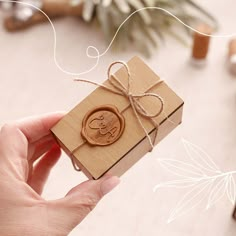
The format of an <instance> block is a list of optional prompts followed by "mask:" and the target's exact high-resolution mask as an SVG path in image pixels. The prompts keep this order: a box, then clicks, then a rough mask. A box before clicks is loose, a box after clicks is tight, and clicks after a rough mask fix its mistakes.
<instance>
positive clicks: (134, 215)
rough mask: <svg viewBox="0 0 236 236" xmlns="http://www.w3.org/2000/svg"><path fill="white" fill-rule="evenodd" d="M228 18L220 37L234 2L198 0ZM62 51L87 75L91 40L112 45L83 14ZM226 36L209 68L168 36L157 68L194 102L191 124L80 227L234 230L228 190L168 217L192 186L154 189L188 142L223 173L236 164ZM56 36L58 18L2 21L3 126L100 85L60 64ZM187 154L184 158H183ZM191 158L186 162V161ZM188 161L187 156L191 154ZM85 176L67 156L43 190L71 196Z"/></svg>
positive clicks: (173, 233)
mask: <svg viewBox="0 0 236 236" xmlns="http://www.w3.org/2000/svg"><path fill="white" fill-rule="evenodd" d="M199 2H201V3H202V4H205V6H206V8H207V9H209V10H211V12H212V13H214V14H215V15H216V16H217V17H218V19H219V22H220V26H221V28H220V31H219V33H220V34H227V33H232V32H236V25H235V22H236V18H235V17H236V16H235V9H236V2H235V1H234V0H226V1H214V0H208V1H204V0H201V1H199ZM55 27H56V30H57V34H58V35H57V36H58V48H57V57H58V62H59V64H60V65H61V66H62V67H63V68H64V69H66V70H71V71H73V72H81V71H82V70H86V69H88V68H90V66H91V65H93V61H92V60H89V59H88V58H86V55H85V49H86V47H87V46H88V45H96V46H97V47H98V48H99V49H100V50H103V49H104V44H103V40H102V36H101V35H100V34H98V33H96V32H95V31H92V30H91V29H90V28H88V27H86V26H85V25H84V24H82V23H80V22H79V21H77V20H75V19H63V20H58V21H55ZM227 43H228V39H227V38H222V39H213V40H212V44H211V50H210V54H209V60H208V65H207V67H205V68H204V69H196V68H193V67H192V66H190V65H189V55H190V49H189V48H187V47H183V46H182V45H180V44H178V43H176V42H175V41H174V40H172V39H169V40H167V41H166V43H165V45H162V46H161V47H160V48H159V50H158V51H155V52H154V56H153V57H152V58H151V59H149V60H147V62H148V63H149V64H150V66H151V67H153V68H154V70H155V71H156V72H157V73H158V74H159V75H160V76H161V77H162V78H164V79H165V80H166V81H167V83H169V84H170V85H171V86H172V87H173V88H174V89H175V91H176V92H177V93H178V94H179V95H181V96H182V98H183V99H184V100H185V111H184V119H183V124H182V125H181V126H180V127H178V128H177V129H176V130H175V131H174V132H173V133H172V134H170V135H169V136H168V137H167V138H166V139H165V140H164V141H163V142H161V143H160V145H158V147H157V148H156V149H155V150H154V151H153V152H152V153H151V154H148V155H147V156H145V158H143V159H142V160H141V161H140V162H139V163H138V164H136V165H135V166H134V167H133V168H132V169H131V170H130V171H128V172H127V173H126V174H125V175H123V177H122V178H121V184H120V185H119V187H117V188H116V189H115V191H113V192H112V193H110V194H109V195H107V196H106V197H104V199H103V200H102V201H101V202H100V203H99V205H98V206H97V207H96V209H95V210H94V211H93V212H92V213H91V214H90V215H89V216H88V217H87V218H86V220H84V221H83V222H82V223H81V224H80V225H79V226H78V227H77V228H76V229H74V231H73V232H72V233H71V235H72V236H75V235H86V236H90V235H91V236H92V235H95V236H110V235H113V236H120V235H122V236H146V235H149V236H154V235H155V236H157V235H160V236H167V235H168V236H189V235H192V236H199V235H203V236H212V235H214V236H233V235H235V234H236V222H234V221H233V220H232V219H231V213H232V210H233V206H232V205H231V204H230V202H229V201H228V199H227V197H223V198H222V200H221V201H219V202H218V203H217V204H216V205H214V206H213V207H212V208H210V209H209V210H208V211H205V210H204V209H205V207H206V201H204V202H203V203H202V204H200V205H199V206H198V207H197V208H195V209H193V210H192V211H190V212H189V213H188V214H187V215H185V216H182V217H180V218H178V219H177V220H176V221H174V222H172V223H170V224H167V223H166V221H167V219H168V216H169V215H170V212H171V210H172V209H173V208H174V207H175V206H176V204H177V202H178V200H179V199H180V198H181V196H183V195H184V194H185V193H186V190H185V189H181V190H178V189H177V190H176V189H173V188H169V189H160V190H159V191H157V192H155V193H154V192H153V190H152V189H153V187H154V186H155V185H156V184H158V183H160V182H161V181H165V180H170V179H173V178H174V177H173V176H172V175H171V174H170V173H167V172H166V171H165V170H163V169H162V168H161V167H160V165H159V163H158V161H157V159H158V158H163V157H164V158H171V157H172V156H174V157H175V158H177V159H183V157H184V156H185V152H184V149H183V144H182V143H181V139H182V138H185V139H187V140H189V141H190V142H192V143H195V144H197V145H199V146H200V147H202V148H204V149H205V150H206V151H207V153H209V154H210V155H211V156H212V158H213V159H214V161H215V162H216V163H217V164H218V165H219V166H220V167H221V169H222V170H224V171H227V170H236V78H234V77H233V76H231V75H230V74H229V73H228V71H227V67H226V63H225V62H226V52H227ZM52 49H53V37H52V30H51V27H50V25H49V24H45V25H41V26H38V27H34V28H32V29H30V30H27V31H25V32H19V33H15V34H9V33H6V32H5V31H4V29H3V27H2V26H1V27H0V123H5V122H7V121H9V120H15V119H18V118H21V117H25V116H31V115H37V114H41V113H47V112H51V111H57V110H66V111H68V110H70V109H71V108H72V107H74V106H75V105H76V104H77V103H78V102H79V101H80V100H81V99H83V98H84V97H85V96H86V95H87V94H88V93H89V92H90V91H91V90H92V89H93V87H91V86H89V85H82V84H76V83H74V82H73V81H72V76H69V75H66V74H64V73H62V72H61V71H60V70H58V68H57V67H56V66H55V64H54V61H53V50H52ZM135 54H137V53H136V52H135V51H129V52H126V53H125V54H122V53H121V54H111V53H108V54H107V55H106V56H104V57H103V58H102V59H101V62H100V63H99V66H98V67H97V69H96V70H94V71H92V72H91V73H89V74H87V75H86V76H85V77H86V78H87V79H93V80H96V81H102V80H103V79H104V76H105V72H106V68H107V66H108V65H109V63H111V62H112V61H113V60H119V59H122V60H128V59H129V58H130V57H132V56H133V55H135ZM184 158H185V157H184ZM186 160H187V159H186ZM187 161H188V160H187ZM85 179H86V178H85V177H84V176H83V174H81V173H76V172H74V171H73V169H72V166H71V163H70V160H69V158H68V157H67V156H66V155H63V156H62V158H61V159H60V161H59V163H58V165H57V166H56V167H55V168H54V170H53V172H52V174H51V176H50V179H49V182H48V184H47V186H46V188H45V191H44V193H43V195H44V196H45V198H47V199H53V198H58V197H62V196H63V195H64V194H66V192H67V191H68V190H69V189H70V188H71V187H73V186H75V185H77V184H78V183H79V182H81V181H84V180H85Z"/></svg>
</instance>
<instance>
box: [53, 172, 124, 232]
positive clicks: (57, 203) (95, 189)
mask: <svg viewBox="0 0 236 236" xmlns="http://www.w3.org/2000/svg"><path fill="white" fill-rule="evenodd" d="M119 182H120V180H119V178H118V177H116V176H107V175H105V176H103V177H102V178H100V179H99V180H88V181H85V182H83V183H81V184H79V185H78V186H76V187H74V188H73V189H71V190H70V191H69V192H68V193H67V195H66V196H65V197H64V198H62V199H58V200H54V201H52V202H51V206H52V207H53V208H54V210H55V211H54V212H55V217H56V218H58V217H60V218H61V217H62V218H63V219H66V220H64V222H63V223H64V224H65V225H64V227H65V228H67V229H68V230H72V229H73V228H74V227H75V226H77V225H78V224H79V223H80V222H81V221H82V220H83V219H84V218H85V217H86V216H87V215H88V214H89V213H90V212H91V211H92V210H93V209H94V207H95V206H96V205H97V203H98V202H99V201H100V200H101V199H102V197H103V196H104V195H106V194H107V193H109V192H110V191H111V190H112V189H113V188H115V187H116V186H117V185H118V184H119ZM59 214H60V216H59ZM54 220H55V219H54Z"/></svg>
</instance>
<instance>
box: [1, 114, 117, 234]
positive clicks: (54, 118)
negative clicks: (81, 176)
mask: <svg viewBox="0 0 236 236" xmlns="http://www.w3.org/2000/svg"><path fill="white" fill-rule="evenodd" d="M62 116H63V115H62V114H51V115H45V116H42V117H38V118H30V119H25V120H21V121H18V122H16V123H14V124H8V125H4V126H3V127H2V129H1V131H0V235H2V236H7V235H14V236H17V235H20V236H23V235H24V236H27V235H30V236H45V235H48V236H56V235H58V236H59V235H61V236H63V235H68V234H69V232H70V231H71V230H72V229H73V228H74V227H75V226H76V225H78V224H79V223H80V222H81V221H82V220H83V219H84V218H85V217H86V215H87V214H88V213H89V212H90V211H91V210H92V209H93V208H94V207H95V206H96V204H97V203H98V201H99V200H100V199H101V198H102V197H103V196H104V195H105V194H106V193H108V192H109V191H111V190H112V189H113V188H114V187H115V186H116V185H117V184H118V183H119V179H118V178H117V177H111V176H104V177H102V178H101V179H99V180H88V181H86V182H84V183H82V184H79V185H78V186H76V187H74V188H73V189H71V190H70V191H69V192H68V193H67V195H66V196H65V197H64V198H62V199H57V200H52V201H46V200H45V199H43V198H42V197H41V196H40V195H41V193H42V191H43V187H44V185H45V182H46V180H47V178H48V175H49V173H50V170H51V168H52V167H53V166H54V165H55V164H56V162H57V161H58V159H59V157H60V154H61V151H60V148H59V147H58V146H57V145H56V143H55V140H54V139H53V137H52V135H51V134H50V131H49V129H50V128H51V127H52V126H53V125H54V124H55V123H56V122H58V121H59V120H60V119H61V118H62ZM36 160H38V162H37V164H34V163H35V161H36Z"/></svg>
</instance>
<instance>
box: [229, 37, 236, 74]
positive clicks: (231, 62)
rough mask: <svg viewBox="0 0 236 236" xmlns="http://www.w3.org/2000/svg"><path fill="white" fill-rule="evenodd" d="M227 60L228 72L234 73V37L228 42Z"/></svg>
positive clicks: (235, 51)
mask: <svg viewBox="0 0 236 236" xmlns="http://www.w3.org/2000/svg"><path fill="white" fill-rule="evenodd" d="M228 60H229V70H230V72H231V73H232V74H234V75H236V38H234V39H232V40H231V41H230V42H229V48H228Z"/></svg>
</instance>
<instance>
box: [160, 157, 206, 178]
mask: <svg viewBox="0 0 236 236" xmlns="http://www.w3.org/2000/svg"><path fill="white" fill-rule="evenodd" d="M158 161H159V163H160V165H161V166H162V167H163V168H165V169H167V170H168V171H169V172H171V173H172V174H174V175H177V176H180V177H187V178H198V179H199V178H201V177H203V176H204V173H203V172H202V171H201V170H200V169H199V168H197V167H195V166H193V165H191V164H188V163H185V162H183V161H178V160H175V159H158Z"/></svg>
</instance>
